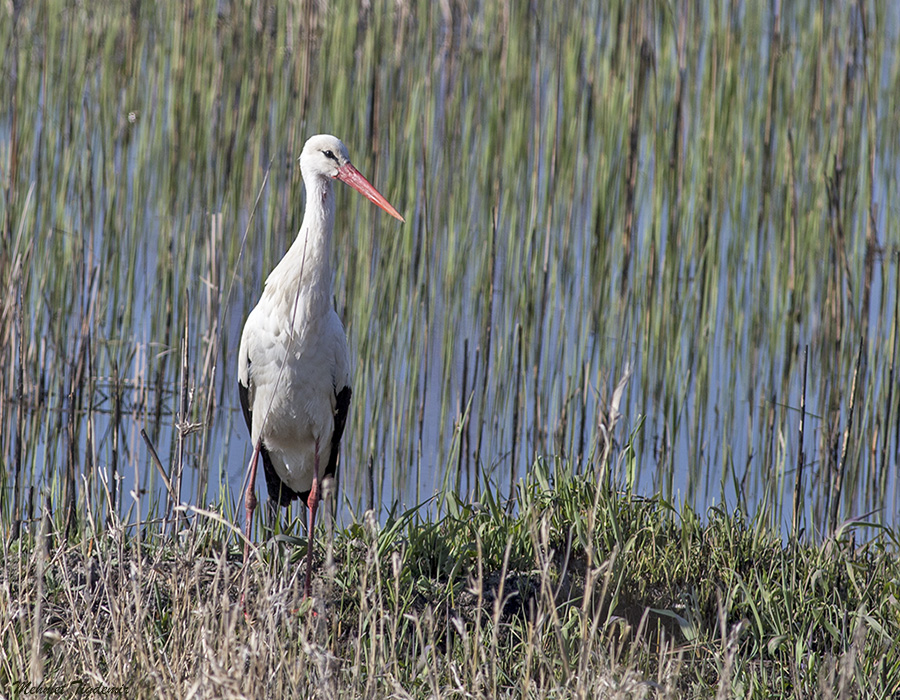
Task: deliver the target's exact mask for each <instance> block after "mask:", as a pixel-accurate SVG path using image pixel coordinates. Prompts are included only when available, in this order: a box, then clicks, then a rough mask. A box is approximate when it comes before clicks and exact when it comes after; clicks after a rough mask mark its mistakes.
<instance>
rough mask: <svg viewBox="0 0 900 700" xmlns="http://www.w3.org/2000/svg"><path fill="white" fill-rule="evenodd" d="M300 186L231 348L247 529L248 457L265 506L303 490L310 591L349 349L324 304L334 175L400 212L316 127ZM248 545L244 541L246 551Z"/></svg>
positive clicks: (250, 501)
mask: <svg viewBox="0 0 900 700" xmlns="http://www.w3.org/2000/svg"><path fill="white" fill-rule="evenodd" d="M300 172H301V173H302V174H303V183H304V185H305V186H306V212H305V213H304V215H303V224H302V225H301V226H300V232H299V233H298V234H297V238H296V239H295V240H294V243H293V245H291V247H290V249H289V250H288V252H287V253H286V254H285V256H284V257H283V258H282V259H281V262H279V263H278V265H277V266H276V267H275V269H274V270H272V273H271V274H270V275H269V277H268V279H267V280H266V286H265V289H264V290H263V293H262V297H261V298H260V300H259V303H258V304H257V305H256V307H254V309H253V311H251V312H250V315H249V316H248V317H247V323H246V324H245V325H244V331H243V333H242V334H241V347H240V351H239V354H238V388H239V391H240V396H241V406H242V407H243V409H244V417H245V418H246V420H247V426H248V427H249V428H250V435H251V439H252V441H253V445H254V449H253V456H252V457H251V458H250V464H249V465H248V471H249V482H248V484H247V493H246V498H245V502H244V505H245V507H246V509H247V521H246V529H247V539H248V540H249V539H250V534H251V527H252V520H253V511H254V509H255V508H256V504H257V501H256V493H255V483H256V467H257V462H258V459H259V457H262V462H263V470H264V472H265V475H266V486H268V490H269V499H270V500H271V501H272V502H273V512H277V505H274V504H278V505H282V506H288V505H290V503H291V501H293V500H294V499H295V498H300V499H303V500H304V502H305V503H306V506H307V508H308V511H309V531H308V546H307V557H306V584H305V586H304V596H307V597H308V596H309V591H310V572H311V567H312V549H313V531H314V528H315V523H316V508H317V507H318V504H319V501H320V500H321V497H322V495H321V489H322V481H323V480H325V479H330V478H334V477H335V475H336V472H337V467H338V453H339V451H340V442H341V435H342V434H343V432H344V423H345V421H346V420H347V410H348V408H349V407H350V358H349V355H348V351H347V338H346V336H345V335H344V327H343V325H342V324H341V320H340V318H338V315H337V313H336V312H335V310H334V307H333V300H332V298H333V291H332V272H331V262H330V261H331V247H332V243H331V237H332V231H333V229H334V192H333V190H332V186H331V181H332V180H334V179H338V180H340V181H341V182H344V183H346V184H348V185H350V187H352V188H353V189H355V190H357V191H358V192H360V193H362V194H363V195H365V196H366V197H367V198H368V199H370V200H371V201H372V202H374V203H375V204H377V205H378V206H379V207H381V208H382V209H384V210H385V211H386V212H387V213H389V214H390V215H391V216H394V217H396V218H397V219H399V220H400V221H403V220H404V219H403V217H402V216H400V214H399V213H397V210H396V209H394V207H392V206H391V205H390V204H388V202H387V200H386V199H385V198H384V197H383V196H382V195H381V194H380V193H379V192H378V190H376V189H375V188H374V187H373V186H372V185H371V184H370V183H369V181H368V180H366V178H364V177H363V176H362V175H361V174H360V173H359V171H358V170H357V169H356V168H354V167H353V165H352V164H351V163H350V156H349V155H348V154H347V147H346V146H344V144H343V143H341V141H340V140H339V139H337V138H335V137H334V136H329V135H327V134H320V135H318V136H313V137H312V138H311V139H309V140H308V141H307V142H306V145H304V147H303V152H302V154H301V155H300ZM247 552H248V548H247V546H245V548H244V559H245V561H246V558H247Z"/></svg>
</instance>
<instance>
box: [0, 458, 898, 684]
mask: <svg viewBox="0 0 900 700" xmlns="http://www.w3.org/2000/svg"><path fill="white" fill-rule="evenodd" d="M531 473H532V476H530V477H529V478H528V479H527V480H525V481H523V482H522V483H520V485H519V488H518V499H519V509H518V512H517V514H516V515H514V516H511V515H508V514H507V513H506V512H505V509H504V508H503V507H502V503H501V502H500V501H497V500H495V498H496V494H495V493H494V492H493V491H492V490H486V491H485V492H484V498H483V499H482V501H481V502H480V503H479V504H464V503H461V502H451V503H449V504H448V507H447V510H448V514H447V515H446V516H444V517H443V518H442V519H440V520H439V521H437V522H434V521H429V520H423V519H422V518H421V517H420V516H419V514H418V512H417V511H416V510H415V509H414V510H411V511H409V512H406V513H404V514H402V515H398V516H397V517H396V518H389V519H388V521H387V522H386V523H385V524H384V525H383V526H379V525H378V523H377V521H376V520H375V519H374V517H372V514H371V513H366V514H365V516H364V517H363V518H362V520H361V521H360V522H358V523H354V524H353V525H351V526H350V527H349V528H347V529H346V530H341V531H338V532H337V533H335V536H334V539H333V541H331V542H329V544H328V546H326V547H323V548H322V551H320V552H319V554H320V555H321V556H320V561H319V562H318V568H317V573H316V577H315V579H314V598H313V599H311V600H307V601H304V600H302V594H301V590H302V571H303V565H302V558H303V557H302V553H303V552H305V547H303V546H302V543H299V542H298V543H297V544H296V545H293V544H290V543H289V541H288V540H287V539H286V538H284V537H282V538H281V541H280V543H275V542H271V541H270V542H267V543H264V544H262V545H261V546H260V548H259V549H258V550H254V555H253V556H252V557H251V563H250V564H249V566H248V567H247V569H246V570H242V568H241V556H240V543H239V541H238V540H237V539H236V538H235V537H234V533H233V531H232V528H231V526H226V525H224V524H223V522H222V521H221V520H220V519H219V517H218V516H216V517H212V516H211V515H210V514H209V513H193V514H191V515H190V517H189V524H188V526H187V527H186V528H185V529H184V530H183V531H181V532H180V533H179V534H178V535H177V536H176V537H175V538H174V540H173V539H170V538H167V537H165V536H164V535H163V530H162V528H161V527H158V526H149V527H145V528H144V529H143V532H142V533H140V534H139V533H138V531H137V530H136V529H135V528H134V527H124V526H123V525H122V524H121V523H115V524H114V526H112V527H110V528H108V529H104V528H100V527H95V528H93V529H92V528H85V530H84V531H83V532H82V533H80V536H79V537H77V538H70V540H69V542H68V543H67V544H64V543H62V542H61V540H60V532H59V529H58V528H59V526H60V523H61V519H59V518H53V519H52V518H45V520H44V523H43V525H42V531H41V532H42V534H41V535H40V536H37V537H33V536H30V535H29V536H26V537H24V538H23V539H21V540H19V541H18V542H17V543H15V544H9V543H7V544H6V545H5V551H4V559H3V567H4V570H3V576H2V580H3V586H2V590H0V596H2V598H3V600H2V603H3V605H2V606H0V610H2V611H3V612H2V617H0V630H2V645H0V646H2V648H3V649H4V650H5V651H4V654H3V656H2V662H0V683H2V687H3V688H4V692H12V690H11V689H12V688H14V687H16V684H17V683H20V684H22V683H31V684H33V685H34V686H40V685H41V684H44V686H59V685H67V684H69V683H74V682H78V681H81V682H83V683H84V684H85V685H89V686H93V685H97V686H103V687H106V688H115V687H119V686H126V687H127V688H128V690H127V693H126V694H127V695H128V696H129V697H135V696H136V697H160V696H170V697H186V696H189V695H191V694H192V693H196V692H199V694H200V695H201V696H205V697H223V696H242V697H243V696H245V697H270V696H272V695H276V696H284V695H292V696H302V697H310V696H313V697H373V698H375V697H386V696H395V697H423V698H424V697H432V698H434V697H437V698H445V697H446V698H450V697H458V696H459V695H461V694H464V695H466V696H468V697H484V698H489V697H490V698H493V697H523V696H524V697H536V698H538V697H539V698H552V697H585V698H587V697H622V698H625V697H648V698H649V697H660V698H662V697H671V698H676V697H678V698H680V697H714V696H715V697H748V698H753V697H755V698H768V697H836V698H850V697H891V696H894V695H896V694H897V693H898V692H900V654H898V648H900V647H898V645H897V644H896V641H895V640H896V639H897V636H898V634H900V604H898V599H897V594H898V588H897V586H898V581H900V562H898V560H897V557H896V546H897V542H896V535H895V533H893V532H891V531H884V532H883V533H881V534H880V535H879V536H878V537H876V538H875V539H874V540H873V541H871V542H869V543H867V544H866V545H865V546H862V547H860V546H857V545H855V544H854V543H853V530H852V528H848V529H846V530H844V531H843V532H842V533H841V534H840V536H839V537H838V538H837V539H835V540H830V541H829V542H828V543H827V544H826V545H822V546H813V545H808V544H796V543H791V544H785V543H784V542H783V540H782V538H781V536H780V534H779V533H777V532H773V531H772V530H771V529H769V528H768V527H767V525H766V524H765V523H764V522H763V520H762V519H760V518H756V519H751V520H748V519H747V518H746V517H745V516H744V515H743V514H741V513H737V512H735V513H727V512H723V511H721V510H712V511H710V512H708V513H705V514H699V513H695V512H694V511H692V510H691V509H690V508H688V507H684V508H681V509H677V508H674V507H673V506H672V505H670V504H667V503H665V502H663V501H661V500H659V499H640V498H636V497H633V496H629V495H627V494H623V493H620V492H616V491H614V490H611V489H610V488H609V487H608V486H607V485H605V484H604V483H603V480H602V479H600V480H599V481H598V480H597V478H596V476H595V475H594V474H585V475H581V476H579V475H573V474H567V475H565V476H559V477H556V478H553V477H551V473H550V471H549V470H548V469H547V466H546V465H545V464H543V463H538V464H536V465H534V469H533V470H532V472H531ZM557 473H560V472H559V471H557ZM242 600H244V602H243V603H242ZM35 652H38V653H35ZM20 692H21V686H20ZM13 694H18V693H13Z"/></svg>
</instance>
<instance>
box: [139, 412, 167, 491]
mask: <svg viewBox="0 0 900 700" xmlns="http://www.w3.org/2000/svg"><path fill="white" fill-rule="evenodd" d="M141 437H142V438H144V444H146V445H147V451H148V452H149V453H150V459H152V460H153V464H155V465H156V469H157V470H158V471H159V475H160V477H161V478H162V480H163V485H164V486H165V487H166V493H167V494H169V502H170V503H171V502H172V501H173V500H175V496H174V491H173V490H172V482H171V481H170V480H169V475H168V474H166V469H165V467H163V463H162V460H161V459H160V458H159V454H157V452H156V448H155V447H154V446H153V442H152V441H151V440H150V436H149V435H147V431H146V430H144V429H143V428H141ZM135 484H137V482H135ZM137 490H138V486H137V485H135V491H137Z"/></svg>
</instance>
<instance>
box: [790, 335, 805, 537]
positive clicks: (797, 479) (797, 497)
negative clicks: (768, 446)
mask: <svg viewBox="0 0 900 700" xmlns="http://www.w3.org/2000/svg"><path fill="white" fill-rule="evenodd" d="M808 367H809V346H808V345H807V346H806V347H805V348H804V350H803V383H802V387H801V389H800V428H799V431H798V432H799V435H798V441H799V448H798V450H797V473H796V475H795V476H794V510H793V516H792V518H791V532H792V534H793V536H794V540H797V539H798V538H799V536H800V503H801V499H802V494H803V464H804V462H805V460H806V455H805V454H804V452H803V431H804V427H805V423H806V371H807V368H808Z"/></svg>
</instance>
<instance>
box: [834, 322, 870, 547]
mask: <svg viewBox="0 0 900 700" xmlns="http://www.w3.org/2000/svg"><path fill="white" fill-rule="evenodd" d="M864 344H865V339H864V338H860V339H859V350H857V352H856V366H855V368H854V370H853V381H852V382H851V384H850V405H849V407H848V409H847V427H846V428H845V429H844V440H843V444H842V445H841V458H840V461H839V462H838V464H837V469H836V471H835V473H834V477H833V480H832V489H831V502H830V506H831V512H830V518H829V528H828V531H829V533H830V534H831V537H834V535H835V533H836V532H837V519H838V511H839V510H840V505H841V492H842V491H843V488H844V475H845V472H846V468H847V453H848V451H849V446H850V430H851V429H852V428H853V409H854V408H855V407H856V387H857V382H858V379H859V368H860V364H861V363H862V354H863V347H864Z"/></svg>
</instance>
